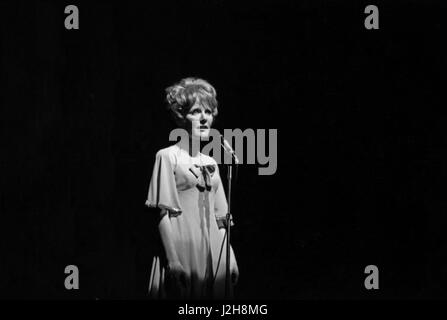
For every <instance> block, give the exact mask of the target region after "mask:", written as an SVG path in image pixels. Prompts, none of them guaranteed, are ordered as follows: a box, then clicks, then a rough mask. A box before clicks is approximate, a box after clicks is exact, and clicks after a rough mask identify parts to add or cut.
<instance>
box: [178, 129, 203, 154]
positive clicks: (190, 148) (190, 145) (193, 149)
mask: <svg viewBox="0 0 447 320" xmlns="http://www.w3.org/2000/svg"><path fill="white" fill-rule="evenodd" d="M177 146H178V147H179V148H180V149H182V150H184V151H186V152H187V153H188V154H189V155H190V156H191V157H193V158H195V157H198V156H199V155H200V148H201V141H200V139H197V138H193V137H192V136H191V135H189V139H180V141H179V142H178V143H177Z"/></svg>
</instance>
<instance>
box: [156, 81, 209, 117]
mask: <svg viewBox="0 0 447 320" xmlns="http://www.w3.org/2000/svg"><path fill="white" fill-rule="evenodd" d="M165 91H166V102H167V107H168V110H169V111H170V112H171V114H172V115H173V117H174V120H175V121H176V122H177V124H179V125H182V124H184V120H185V116H186V114H187V113H188V112H189V110H190V109H191V108H192V107H193V106H194V104H195V103H197V102H198V103H200V104H202V105H203V106H204V107H207V108H209V109H210V110H211V112H212V115H213V117H216V116H217V113H218V112H217V100H216V95H217V94H216V89H214V87H213V86H212V85H211V84H210V83H209V82H208V81H206V80H203V79H200V78H191V77H190V78H184V79H182V80H180V81H179V82H178V83H176V84H174V85H172V86H170V87H168V88H166V90H165Z"/></svg>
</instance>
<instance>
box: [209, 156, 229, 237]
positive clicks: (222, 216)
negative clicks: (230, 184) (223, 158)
mask: <svg viewBox="0 0 447 320" xmlns="http://www.w3.org/2000/svg"><path fill="white" fill-rule="evenodd" d="M216 167H217V170H216V174H217V177H218V179H219V183H218V186H217V189H216V195H215V198H214V214H215V216H216V221H217V226H218V227H219V229H220V228H225V227H226V222H227V220H226V216H227V213H228V203H227V197H226V196H225V190H224V186H223V183H222V179H221V178H220V175H219V167H218V166H217V164H216ZM233 225H234V223H233V219H231V226H233Z"/></svg>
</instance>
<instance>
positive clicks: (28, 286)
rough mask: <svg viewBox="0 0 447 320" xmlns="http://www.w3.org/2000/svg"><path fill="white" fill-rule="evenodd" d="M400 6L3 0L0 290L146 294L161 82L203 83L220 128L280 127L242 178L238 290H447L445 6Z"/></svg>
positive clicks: (163, 118)
mask: <svg viewBox="0 0 447 320" xmlns="http://www.w3.org/2000/svg"><path fill="white" fill-rule="evenodd" d="M390 2H391V1H387V2H386V3H385V2H384V1H375V2H374V3H370V2H365V1H318V0H317V1H315V0H314V1H287V2H286V1H258V2H253V3H245V4H244V3H242V2H239V3H237V4H236V3H229V2H226V1H221V0H211V1H202V0H200V1H199V0H195V1H182V2H180V1H179V2H178V3H177V2H169V3H166V4H162V3H163V1H159V2H157V4H150V3H147V4H144V3H143V2H131V1H120V2H116V3H114V2H108V1H102V2H94V3H92V2H91V1H75V2H67V3H64V2H63V1H62V2H55V1H29V0H28V1H7V2H1V4H0V26H1V27H0V28H1V48H0V49H1V77H2V83H3V85H2V90H1V104H2V111H1V130H2V141H3V142H2V148H1V149H2V156H1V162H0V163H1V168H2V172H3V173H2V176H1V187H2V188H1V199H0V201H1V208H0V210H1V222H0V228H1V235H2V237H1V238H2V241H1V244H0V250H1V258H0V274H1V277H0V295H1V297H3V298H63V299H72V298H85V299H95V298H99V299H107V298H125V299H127V298H146V295H145V294H146V290H147V285H148V277H149V271H150V263H151V253H152V252H153V250H154V243H155V241H156V240H155V239H156V237H155V234H156V231H155V229H154V223H153V220H152V219H151V217H152V212H150V211H148V210H147V209H146V208H145V207H144V201H145V198H146V195H147V188H148V183H149V179H150V175H151V172H152V165H153V163H154V156H155V152H156V151H157V150H158V149H160V148H164V147H166V146H168V145H169V144H170V142H169V141H168V135H169V132H170V130H171V129H172V128H173V127H174V126H173V123H172V122H171V120H170V119H169V116H168V114H167V112H166V110H165V109H164V104H163V98H164V88H165V87H167V86H168V85H171V84H172V83H174V82H175V81H178V80H179V79H181V78H183V77H186V76H198V77H202V78H204V79H207V80H209V81H210V82H211V83H212V84H213V85H214V86H215V87H216V89H217V92H218V101H219V103H220V109H219V111H220V115H219V118H218V122H217V124H216V126H217V128H219V129H223V128H241V129H246V128H253V129H268V128H277V129H278V169H277V172H276V174H275V175H272V176H259V175H258V174H257V166H255V165H243V166H241V167H240V170H239V177H238V180H237V182H236V185H235V186H234V194H233V206H234V208H233V215H234V217H235V222H236V226H235V228H234V229H233V233H232V235H233V240H232V242H233V246H234V248H235V251H236V254H237V257H238V262H239V268H240V273H241V276H240V282H239V285H238V292H237V297H238V298H247V299H258V298H273V299H327V298H330V299H343V298H362V299H375V298H445V297H446V296H447V294H446V285H447V263H446V261H447V259H446V255H447V253H446V250H447V247H446V241H445V240H446V237H445V224H443V223H444V215H445V212H446V209H447V197H446V191H447V190H446V187H445V178H446V175H447V172H446V169H447V166H446V160H447V154H446V152H445V150H446V149H445V147H446V142H447V141H446V132H445V131H446V130H445V127H446V126H445V123H446V116H445V114H444V112H442V109H441V108H442V105H445V103H443V100H444V99H443V98H444V91H445V82H444V78H445V59H446V58H445V57H446V52H445V50H444V48H443V42H445V33H443V32H442V29H443V27H444V26H445V9H446V7H445V6H442V5H441V1H438V2H433V1H422V0H421V1H393V2H392V4H391V3H390ZM69 4H75V5H77V6H78V8H79V11H80V29H79V30H66V29H65V28H64V19H65V16H66V15H65V14H64V8H65V6H66V5H69ZM368 4H375V5H377V6H378V7H379V10H380V29H379V30H366V29H365V27H364V19H365V17H366V14H364V8H365V7H366V5H368ZM221 170H223V168H221ZM69 264H75V265H77V266H78V267H79V270H80V289H79V290H78V291H73V290H72V291H68V290H66V289H65V288H64V279H65V277H66V275H65V274H64V268H65V266H67V265H69ZM369 264H374V265H377V266H378V267H379V270H380V278H379V279H380V289H379V290H377V291H367V290H366V289H365V288H364V284H363V282H364V279H365V277H366V275H365V274H364V268H365V267H366V266H367V265H369Z"/></svg>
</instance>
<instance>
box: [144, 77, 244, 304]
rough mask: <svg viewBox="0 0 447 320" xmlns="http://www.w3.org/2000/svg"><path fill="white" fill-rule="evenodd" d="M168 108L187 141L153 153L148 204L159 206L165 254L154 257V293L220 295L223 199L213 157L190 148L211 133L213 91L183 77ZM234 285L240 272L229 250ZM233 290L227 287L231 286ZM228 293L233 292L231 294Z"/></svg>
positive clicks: (202, 82) (164, 295)
mask: <svg viewBox="0 0 447 320" xmlns="http://www.w3.org/2000/svg"><path fill="white" fill-rule="evenodd" d="M166 93H167V96H166V100H167V104H168V109H169V111H170V112H171V114H172V115H173V116H174V119H175V120H176V123H177V124H178V125H179V126H180V127H181V128H184V129H185V130H187V132H188V136H189V141H183V140H181V141H180V142H178V143H177V144H175V145H172V146H170V147H168V148H165V149H162V150H160V151H158V152H157V155H156V161H155V166H154V170H153V174H152V179H151V182H150V186H149V193H148V198H147V201H146V205H147V206H149V207H155V208H159V209H160V210H159V212H160V221H159V224H158V230H159V233H160V238H161V243H162V245H163V250H162V251H163V253H164V254H163V255H161V256H159V257H155V258H154V260H153V263H152V270H151V275H150V283H149V294H150V296H151V297H153V298H177V299H178V298H188V299H200V298H208V299H209V298H224V296H225V271H226V267H225V266H226V254H225V252H226V241H225V233H226V229H225V216H226V214H227V201H226V197H225V191H224V188H223V185H222V181H221V178H220V176H219V167H218V166H217V163H216V161H215V160H214V159H213V158H211V157H209V156H207V155H204V154H202V153H201V152H199V150H195V151H194V149H195V148H191V146H193V145H194V144H193V143H200V141H201V140H206V139H207V138H208V136H209V132H210V128H211V125H212V123H213V120H214V119H215V117H216V116H217V100H216V90H215V89H214V88H213V87H212V86H211V84H209V83H208V82H206V81H205V80H202V79H197V78H186V79H183V80H181V81H180V82H179V83H177V84H175V85H173V86H171V87H169V88H167V89H166ZM230 251H231V254H230V256H231V258H230V271H231V278H232V285H234V284H236V282H237V279H238V276H239V271H238V266H237V263H236V259H235V256H234V252H233V249H232V248H231V249H230ZM230 289H231V288H230ZM230 297H231V293H230Z"/></svg>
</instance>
